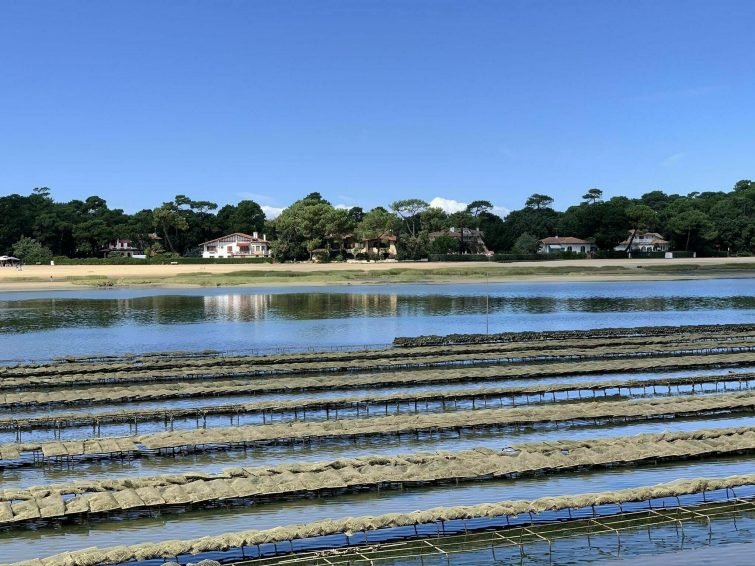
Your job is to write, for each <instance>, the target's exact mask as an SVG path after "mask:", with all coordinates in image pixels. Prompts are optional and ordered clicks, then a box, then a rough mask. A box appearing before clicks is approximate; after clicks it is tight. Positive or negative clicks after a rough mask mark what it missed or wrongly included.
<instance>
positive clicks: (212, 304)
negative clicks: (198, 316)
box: [204, 294, 272, 321]
mask: <svg viewBox="0 0 755 566" xmlns="http://www.w3.org/2000/svg"><path fill="white" fill-rule="evenodd" d="M271 301H272V296H271V295H259V294H253V295H209V296H205V297H204V310H205V315H206V316H209V317H210V318H222V319H225V320H242V321H248V320H261V319H264V318H267V316H266V315H267V312H268V311H269V310H270V305H271Z"/></svg>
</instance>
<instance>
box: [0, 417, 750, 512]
mask: <svg viewBox="0 0 755 566" xmlns="http://www.w3.org/2000/svg"><path fill="white" fill-rule="evenodd" d="M748 426H749V427H752V426H755V416H753V415H737V416H731V415H727V416H713V417H709V418H702V419H673V420H665V421H652V422H645V421H643V422H636V423H626V424H623V423H622V424H621V425H619V424H606V425H597V426H596V425H592V424H588V423H586V422H582V423H575V424H572V425H567V426H559V427H529V428H522V429H521V430H518V431H517V430H514V429H511V430H504V431H482V432H474V431H466V432H464V433H462V435H461V437H457V436H456V434H455V433H448V434H434V435H421V436H420V438H419V440H417V439H416V438H415V437H413V436H409V435H406V436H404V437H402V438H401V439H400V440H398V439H397V438H395V437H394V438H391V437H387V438H374V439H363V440H360V441H359V442H358V443H356V444H355V443H351V442H333V443H322V444H316V445H314V446H307V445H300V446H295V447H294V448H290V447H288V446H265V447H260V448H257V449H247V450H245V451H242V450H228V451H221V452H202V453H193V454H188V455H179V456H175V457H171V458H167V457H145V458H138V459H134V460H125V461H118V460H99V461H97V460H95V461H89V462H80V463H77V464H75V465H58V466H55V465H50V466H46V467H18V468H6V469H4V470H2V472H0V473H1V474H2V482H1V483H2V487H4V488H5V489H13V488H28V487H31V486H35V485H43V484H46V483H67V482H72V481H76V480H105V479H108V478H127V477H134V476H157V475H163V474H189V473H196V472H202V473H208V474H219V473H222V472H223V470H224V469H226V468H231V467H236V466H244V467H266V466H278V465H281V464H291V463H294V462H322V461H332V460H338V459H346V458H359V457H368V456H379V455H381V456H395V455H400V454H409V453H414V452H436V451H438V452H442V451H459V450H472V449H474V448H479V447H484V448H490V449H492V450H502V449H503V448H506V447H507V446H511V445H516V444H524V443H527V442H556V441H559V440H584V441H590V440H595V439H606V438H615V437H618V436H629V435H635V434H663V433H666V432H670V431H673V432H692V431H695V430H701V429H711V428H730V427H748ZM442 504H443V502H442V501H438V502H437V503H436V505H442Z"/></svg>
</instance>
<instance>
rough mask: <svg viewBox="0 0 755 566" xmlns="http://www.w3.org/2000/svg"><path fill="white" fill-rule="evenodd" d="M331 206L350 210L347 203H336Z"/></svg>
mask: <svg viewBox="0 0 755 566" xmlns="http://www.w3.org/2000/svg"><path fill="white" fill-rule="evenodd" d="M333 208H340V209H342V210H351V209H352V207H351V206H350V205H348V204H336V205H334V206H333Z"/></svg>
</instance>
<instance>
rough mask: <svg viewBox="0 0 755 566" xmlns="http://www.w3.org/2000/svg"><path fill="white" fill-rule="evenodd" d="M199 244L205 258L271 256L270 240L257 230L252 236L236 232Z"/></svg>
mask: <svg viewBox="0 0 755 566" xmlns="http://www.w3.org/2000/svg"><path fill="white" fill-rule="evenodd" d="M199 245H200V246H201V248H202V257H205V258H234V257H236V258H239V257H241V258H245V257H270V242H268V241H267V238H265V234H262V237H260V236H259V234H258V233H257V232H254V233H252V235H251V236H250V235H249V234H243V233H241V232H235V233H233V234H228V235H227V236H221V237H220V238H215V239H214V240H210V241H209V242H203V243H201V244H199Z"/></svg>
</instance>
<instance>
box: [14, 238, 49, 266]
mask: <svg viewBox="0 0 755 566" xmlns="http://www.w3.org/2000/svg"><path fill="white" fill-rule="evenodd" d="M13 255H14V256H16V257H17V258H18V259H20V260H21V261H23V262H24V263H47V262H49V261H50V260H51V259H52V252H51V251H50V250H49V249H48V248H46V247H45V246H43V245H42V244H40V243H39V242H38V241H37V240H35V239H34V238H27V237H22V238H21V239H20V240H19V241H18V242H16V243H15V244H13Z"/></svg>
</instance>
